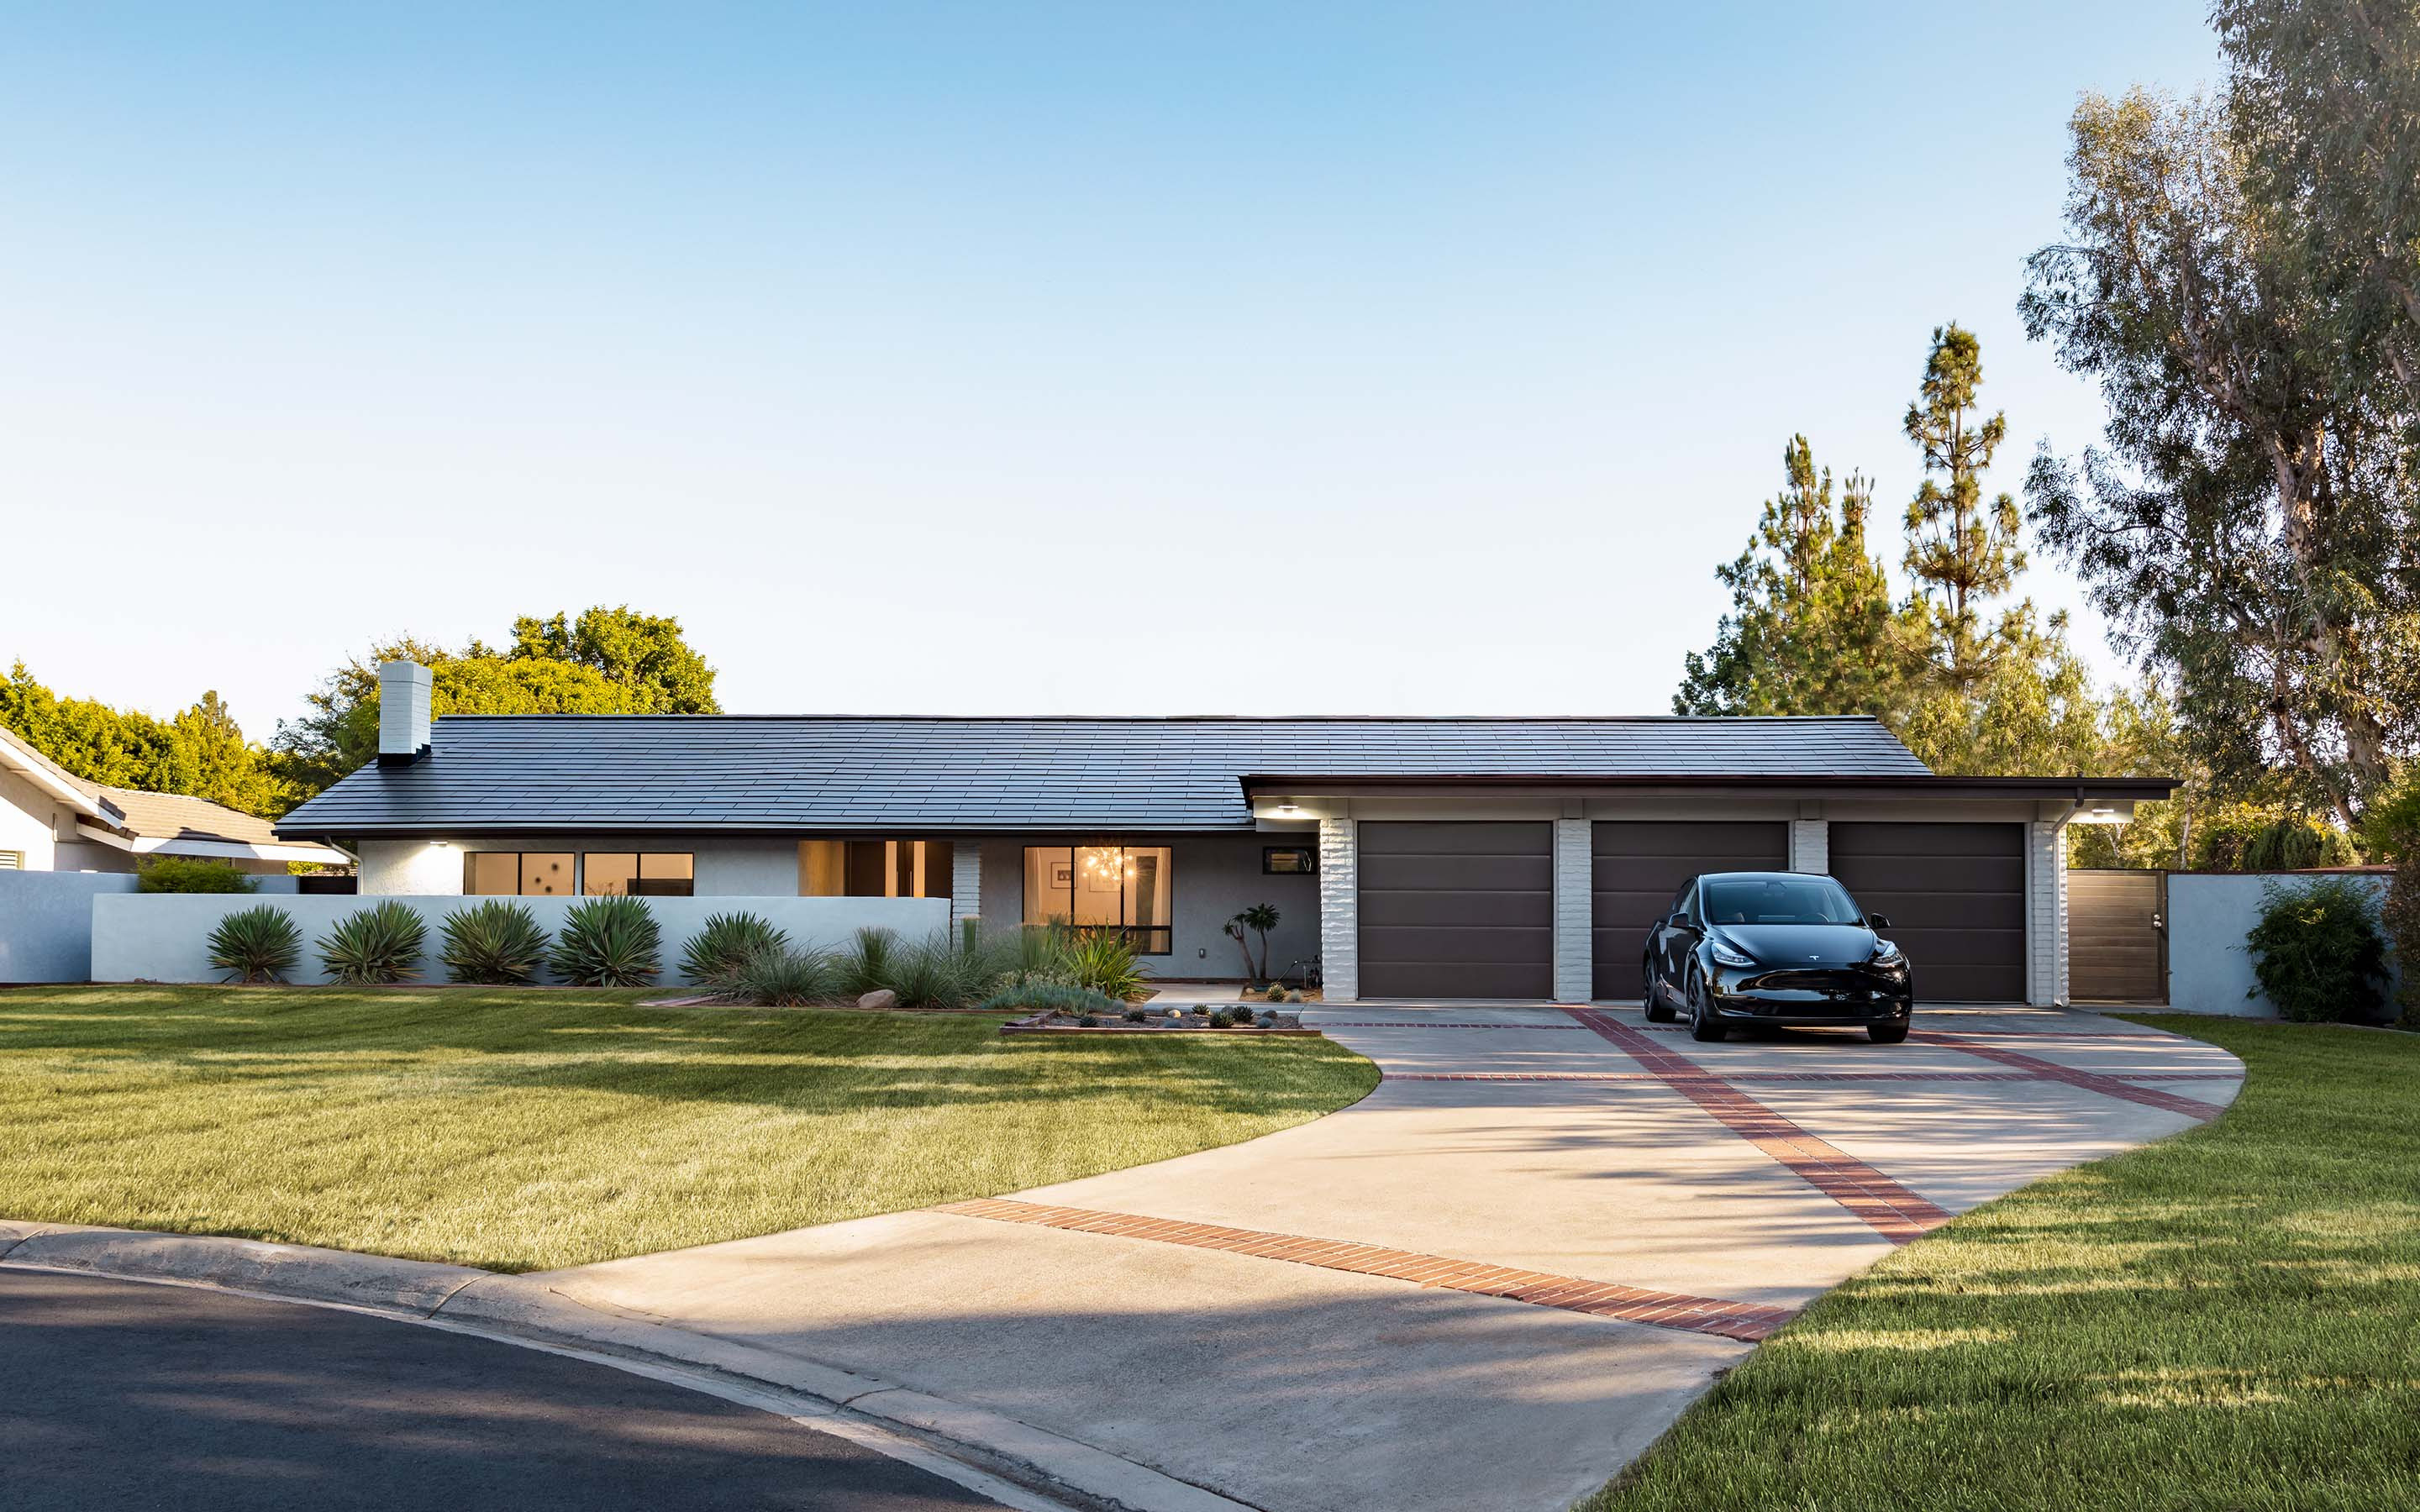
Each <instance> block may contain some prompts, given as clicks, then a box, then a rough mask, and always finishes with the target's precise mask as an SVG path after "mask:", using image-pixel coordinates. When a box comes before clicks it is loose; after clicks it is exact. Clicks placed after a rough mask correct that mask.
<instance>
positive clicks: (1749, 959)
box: [1710, 940, 1756, 966]
mask: <svg viewBox="0 0 2420 1512" xmlns="http://www.w3.org/2000/svg"><path fill="white" fill-rule="evenodd" d="M1710 949H1713V951H1714V964H1716V965H1718V966H1752V965H1754V964H1756V957H1754V956H1752V955H1749V954H1746V953H1745V951H1741V950H1735V949H1732V948H1731V947H1730V946H1728V945H1725V944H1724V943H1723V942H1722V941H1720V940H1715V941H1714V942H1713V943H1712V945H1711V946H1710Z"/></svg>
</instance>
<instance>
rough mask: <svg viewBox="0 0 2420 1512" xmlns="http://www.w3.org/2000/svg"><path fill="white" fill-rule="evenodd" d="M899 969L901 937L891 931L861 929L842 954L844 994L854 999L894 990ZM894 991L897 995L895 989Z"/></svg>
mask: <svg viewBox="0 0 2420 1512" xmlns="http://www.w3.org/2000/svg"><path fill="white" fill-rule="evenodd" d="M898 966H899V936H898V935H896V934H893V933H891V932H890V931H889V930H887V929H861V930H859V931H858V932H857V937H856V938H855V939H853V940H851V941H850V942H849V945H848V949H845V950H843V951H842V952H841V954H840V982H839V986H840V990H841V991H842V992H843V993H845V994H846V995H849V996H851V997H861V996H863V995H865V994H867V993H870V992H876V991H879V990H880V989H882V988H885V987H891V983H892V979H893V978H895V977H896V976H897V975H898V974H899V973H898ZM891 990H892V991H893V992H897V991H898V989H897V988H895V987H892V988H891Z"/></svg>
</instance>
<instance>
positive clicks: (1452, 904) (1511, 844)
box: [1357, 819, 1555, 997]
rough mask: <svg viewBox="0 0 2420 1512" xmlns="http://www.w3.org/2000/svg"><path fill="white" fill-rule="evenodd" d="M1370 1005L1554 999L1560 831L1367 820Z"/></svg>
mask: <svg viewBox="0 0 2420 1512" xmlns="http://www.w3.org/2000/svg"><path fill="white" fill-rule="evenodd" d="M1357 830H1358V849H1359V852H1360V865H1361V995H1363V996H1365V997H1550V996H1552V995H1554V977H1555V971H1554V955H1555V863H1554V828H1553V826H1552V825H1547V824H1545V823H1543V822H1540V823H1535V824H1495V823H1484V824H1482V823H1474V822H1453V823H1442V822H1440V823H1429V822H1425V821H1423V822H1419V823H1411V822H1398V821H1391V820H1388V821H1373V820H1366V819H1365V820H1363V821H1362V822H1361V823H1360V825H1357Z"/></svg>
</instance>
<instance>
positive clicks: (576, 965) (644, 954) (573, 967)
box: [546, 897, 663, 987]
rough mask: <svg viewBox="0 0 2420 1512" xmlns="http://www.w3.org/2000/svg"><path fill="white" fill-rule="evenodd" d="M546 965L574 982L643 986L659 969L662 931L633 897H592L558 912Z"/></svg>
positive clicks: (642, 904) (641, 904)
mask: <svg viewBox="0 0 2420 1512" xmlns="http://www.w3.org/2000/svg"><path fill="white" fill-rule="evenodd" d="M546 964H547V966H548V968H549V969H550V970H551V971H552V972H553V973H554V974H555V975H556V976H558V977H561V978H562V979H563V980H566V981H567V982H569V983H571V984H572V985H573V986H575V987H645V986H649V985H652V984H653V983H654V981H655V980H656V973H658V972H659V971H661V970H662V969H663V934H662V932H661V931H659V929H657V927H656V916H655V915H654V914H652V913H650V912H648V911H647V905H646V904H645V903H641V902H640V901H639V900H638V899H636V898H627V897H613V898H591V899H590V900H588V901H587V902H586V903H582V904H580V905H579V906H578V907H576V908H574V909H572V910H571V911H570V912H569V913H567V914H566V915H564V916H563V933H560V934H558V935H556V936H555V941H554V949H551V950H550V951H549V952H548V953H547V959H546Z"/></svg>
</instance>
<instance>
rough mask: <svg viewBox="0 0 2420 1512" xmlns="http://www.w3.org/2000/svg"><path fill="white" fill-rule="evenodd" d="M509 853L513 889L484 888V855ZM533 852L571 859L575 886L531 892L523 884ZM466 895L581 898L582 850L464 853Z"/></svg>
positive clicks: (572, 879)
mask: <svg viewBox="0 0 2420 1512" xmlns="http://www.w3.org/2000/svg"><path fill="white" fill-rule="evenodd" d="M482 856H511V857H512V858H513V890H512V891H510V892H481V891H479V890H478V888H477V887H474V886H473V883H474V882H475V881H476V878H477V872H478V869H479V860H480V857H482ZM530 856H562V857H563V858H564V859H565V860H566V861H568V862H569V863H571V886H570V888H569V890H567V891H565V892H531V891H529V890H528V889H527V888H526V887H523V886H522V884H523V882H524V881H525V880H526V879H527V877H528V875H529V871H528V858H529V857H530ZM462 896H463V897H465V898H577V897H579V896H580V853H579V852H578V851H473V850H466V851H464V852H463V853H462Z"/></svg>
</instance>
